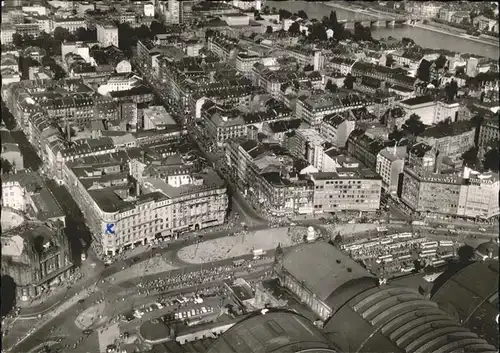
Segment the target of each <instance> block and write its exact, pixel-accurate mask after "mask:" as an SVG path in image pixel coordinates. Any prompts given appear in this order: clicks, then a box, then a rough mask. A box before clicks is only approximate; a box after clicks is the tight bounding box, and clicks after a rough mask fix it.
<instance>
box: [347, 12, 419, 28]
mask: <svg viewBox="0 0 500 353" xmlns="http://www.w3.org/2000/svg"><path fill="white" fill-rule="evenodd" d="M367 12H368V11H367V10H358V11H356V13H355V15H354V18H349V19H346V20H338V21H339V23H341V24H343V25H344V28H345V29H352V28H354V26H355V25H356V23H359V24H361V25H362V26H364V27H394V26H395V25H396V24H399V25H401V24H412V23H416V22H419V21H421V20H422V19H421V18H416V17H415V18H414V17H410V16H397V15H395V16H391V15H387V14H383V15H382V14H380V15H372V14H369V13H367Z"/></svg>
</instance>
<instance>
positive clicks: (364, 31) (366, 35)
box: [354, 23, 372, 41]
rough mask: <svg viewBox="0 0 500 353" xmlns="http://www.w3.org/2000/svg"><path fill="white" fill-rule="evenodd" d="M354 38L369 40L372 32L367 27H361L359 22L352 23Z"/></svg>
mask: <svg viewBox="0 0 500 353" xmlns="http://www.w3.org/2000/svg"><path fill="white" fill-rule="evenodd" d="M354 38H355V40H362V41H371V40H372V34H371V30H370V28H368V27H363V25H361V24H360V23H356V24H355V25H354Z"/></svg>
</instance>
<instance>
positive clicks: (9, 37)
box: [0, 24, 16, 44]
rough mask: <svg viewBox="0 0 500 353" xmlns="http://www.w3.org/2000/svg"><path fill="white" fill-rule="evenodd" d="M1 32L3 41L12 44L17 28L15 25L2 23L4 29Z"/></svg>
mask: <svg viewBox="0 0 500 353" xmlns="http://www.w3.org/2000/svg"><path fill="white" fill-rule="evenodd" d="M0 33H1V39H2V43H3V44H10V43H12V41H13V37H14V34H15V33H16V29H15V28H14V27H13V26H10V25H4V24H2V29H1V30H0Z"/></svg>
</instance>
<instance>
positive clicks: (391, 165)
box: [375, 146, 406, 195]
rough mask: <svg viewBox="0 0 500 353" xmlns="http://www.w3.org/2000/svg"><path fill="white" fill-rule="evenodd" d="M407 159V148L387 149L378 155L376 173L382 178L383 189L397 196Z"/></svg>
mask: <svg viewBox="0 0 500 353" xmlns="http://www.w3.org/2000/svg"><path fill="white" fill-rule="evenodd" d="M405 158H406V147H396V146H394V147H386V148H384V149H382V150H381V151H380V152H379V153H378V154H377V165H376V169H375V171H376V172H377V174H378V175H380V176H381V177H382V187H383V188H384V189H385V190H386V191H387V192H388V193H390V194H393V195H396V194H397V192H398V187H399V180H400V176H401V174H402V173H403V169H404V165H405Z"/></svg>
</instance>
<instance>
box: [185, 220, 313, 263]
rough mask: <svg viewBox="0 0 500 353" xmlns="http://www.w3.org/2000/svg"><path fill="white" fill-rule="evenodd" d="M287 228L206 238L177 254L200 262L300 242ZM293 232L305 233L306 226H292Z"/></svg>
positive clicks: (300, 238) (299, 238) (186, 259)
mask: <svg viewBox="0 0 500 353" xmlns="http://www.w3.org/2000/svg"><path fill="white" fill-rule="evenodd" d="M288 229H289V228H272V229H266V230H259V231H255V232H249V233H246V234H240V235H235V236H232V237H224V238H219V239H214V240H208V241H205V242H202V243H200V244H193V245H189V246H186V247H185V248H183V249H181V250H180V251H179V252H178V253H177V256H178V257H179V259H180V260H181V261H184V262H187V263H192V264H201V263H208V262H214V261H220V260H226V259H230V258H233V257H238V256H243V255H249V254H251V253H252V251H253V250H257V249H262V250H264V251H268V250H274V249H276V247H277V246H278V244H280V245H281V246H282V247H288V246H292V245H296V244H298V243H300V242H302V240H303V239H302V236H292V234H289V231H288ZM293 230H294V233H297V231H298V232H299V233H303V234H302V235H305V234H306V233H307V228H306V227H294V228H293Z"/></svg>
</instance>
